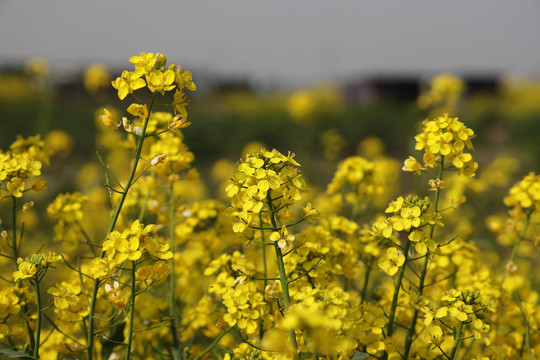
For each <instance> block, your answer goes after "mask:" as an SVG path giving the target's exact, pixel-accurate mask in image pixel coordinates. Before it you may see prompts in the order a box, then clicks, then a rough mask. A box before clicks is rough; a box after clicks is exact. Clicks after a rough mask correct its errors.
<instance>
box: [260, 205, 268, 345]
mask: <svg viewBox="0 0 540 360" xmlns="http://www.w3.org/2000/svg"><path fill="white" fill-rule="evenodd" d="M259 224H260V225H261V228H260V230H261V241H263V242H264V229H263V221H262V215H261V213H259ZM261 248H262V254H261V256H262V260H263V272H264V276H263V278H264V290H265V291H266V286H268V266H267V264H266V246H265V245H263V246H262V247H261ZM263 336H264V329H263V322H262V321H261V323H260V330H259V337H260V338H261V339H262V338H263Z"/></svg>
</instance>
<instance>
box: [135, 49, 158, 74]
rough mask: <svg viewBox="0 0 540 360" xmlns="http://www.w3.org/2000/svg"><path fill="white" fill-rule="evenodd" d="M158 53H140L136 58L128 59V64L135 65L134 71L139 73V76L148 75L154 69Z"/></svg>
mask: <svg viewBox="0 0 540 360" xmlns="http://www.w3.org/2000/svg"><path fill="white" fill-rule="evenodd" d="M158 57H159V53H157V54H155V55H154V54H153V53H146V52H142V53H140V54H139V55H137V56H132V57H130V58H129V62H130V63H133V64H135V70H136V71H138V72H140V73H141V75H145V74H148V73H149V72H150V71H152V69H154V68H155V66H156V62H157V59H158Z"/></svg>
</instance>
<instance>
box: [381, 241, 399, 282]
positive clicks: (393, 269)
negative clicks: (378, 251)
mask: <svg viewBox="0 0 540 360" xmlns="http://www.w3.org/2000/svg"><path fill="white" fill-rule="evenodd" d="M404 263H405V255H403V254H401V253H400V252H399V251H398V249H396V248H395V247H391V248H389V249H388V250H386V254H384V255H383V256H382V257H381V258H380V259H379V263H378V264H379V268H381V270H382V271H384V272H385V273H387V274H388V275H390V276H394V275H395V274H396V273H397V272H398V270H399V268H400V267H401V266H402V265H403V264H404Z"/></svg>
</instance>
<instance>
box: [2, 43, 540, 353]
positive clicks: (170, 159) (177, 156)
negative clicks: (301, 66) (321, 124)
mask: <svg viewBox="0 0 540 360" xmlns="http://www.w3.org/2000/svg"><path fill="white" fill-rule="evenodd" d="M129 62H130V63H131V66H132V68H130V69H127V70H124V71H123V72H122V74H121V76H120V77H118V78H116V79H115V80H113V81H112V87H113V88H114V89H115V90H116V91H117V95H118V98H119V99H120V100H122V104H123V105H122V108H121V109H118V108H114V107H112V106H107V107H105V108H100V109H99V111H98V115H97V116H96V120H97V121H96V125H97V135H96V136H97V138H96V143H97V149H96V150H97V158H98V160H99V161H98V162H85V163H84V164H81V165H80V166H79V167H78V168H77V169H78V170H77V173H69V172H67V171H64V172H63V173H54V172H51V171H52V170H54V169H63V168H62V167H59V166H55V164H61V162H62V161H65V156H66V155H65V154H67V153H69V149H70V148H71V147H72V146H73V140H71V138H70V137H69V136H68V135H67V134H66V133H64V132H62V131H55V132H50V133H48V134H41V135H36V136H31V137H19V138H16V139H13V142H12V144H11V145H10V146H9V147H7V148H5V149H0V206H1V212H0V232H1V233H0V235H1V238H0V256H1V257H0V273H1V278H0V281H1V283H2V286H1V288H0V359H4V358H6V359H8V358H24V359H38V358H39V359H45V360H48V359H51V360H52V359H87V360H92V359H103V360H107V359H109V360H110V359H148V360H150V359H155V360H157V359H175V360H179V359H184V360H187V359H191V360H200V359H290V360H293V359H320V360H323V359H326V360H334V359H335V360H337V359H339V360H343V359H352V360H360V359H449V360H454V359H455V360H458V359H476V360H480V359H482V360H485V359H535V358H538V357H540V300H539V296H538V295H539V293H538V291H539V289H540V288H539V285H540V276H539V274H540V272H539V271H538V265H539V261H538V260H539V259H538V257H539V256H538V255H539V252H538V249H539V246H540V227H539V223H540V175H537V174H536V173H535V172H534V169H531V170H530V171H529V172H528V174H527V175H525V176H524V177H522V178H519V177H516V176H515V174H516V173H517V171H516V167H518V164H517V163H518V160H516V159H514V158H512V157H509V156H499V157H496V158H495V159H494V160H493V161H490V163H487V164H486V163H482V161H481V159H480V158H479V157H477V153H476V152H475V141H476V139H477V137H478V134H477V133H475V130H474V129H473V127H472V126H469V125H468V123H467V118H463V117H461V116H459V117H458V116H456V113H457V112H458V111H457V108H458V106H459V103H460V100H461V99H462V97H463V91H464V84H463V82H462V81H461V80H460V79H458V78H456V77H454V76H452V75H449V74H443V75H441V76H439V77H437V78H435V79H434V80H433V81H432V83H431V86H430V87H429V89H426V91H425V92H424V93H422V94H421V96H420V98H419V100H418V105H419V106H421V107H422V108H424V109H425V111H426V114H427V119H426V120H424V121H423V122H419V127H418V132H417V134H416V136H414V138H411V139H410V141H411V142H412V143H413V146H412V147H413V148H414V150H412V151H411V153H410V154H405V155H404V156H403V158H393V157H390V156H388V155H385V154H384V151H383V150H382V149H384V144H382V143H381V141H380V140H379V139H377V138H374V137H370V138H368V139H366V140H365V141H364V142H362V143H361V144H360V146H359V148H360V149H363V150H361V154H357V155H355V156H349V157H347V158H344V159H341V160H339V161H335V162H333V163H332V164H333V165H332V166H333V167H334V169H335V171H334V175H333V176H332V178H331V179H330V181H329V182H328V183H327V184H325V186H324V187H323V188H321V187H317V186H314V185H312V184H310V183H309V181H308V180H307V179H306V177H305V176H304V175H303V173H302V169H303V167H302V161H301V160H299V159H298V158H297V157H296V156H295V154H294V150H295V149H289V150H290V151H281V152H280V151H278V150H277V149H273V148H265V147H264V145H262V144H252V145H251V146H250V147H249V148H248V149H247V150H246V152H245V153H244V154H243V155H242V157H241V158H239V159H237V162H236V163H231V162H227V161H226V160H222V161H221V162H217V163H216V164H215V165H214V166H213V168H212V171H211V173H210V175H209V176H210V177H211V178H213V180H212V181H207V179H206V178H204V177H203V176H200V175H199V172H198V171H197V170H196V169H195V167H194V161H195V158H196V156H197V154H196V153H195V154H194V153H193V152H191V151H190V149H189V148H188V146H187V145H186V142H185V140H187V139H188V138H189V136H190V133H189V127H190V126H193V127H196V126H199V125H198V124H197V120H196V119H193V120H192V119H191V117H190V116H189V115H188V112H189V98H190V96H192V93H193V92H196V91H197V88H196V84H195V82H196V81H195V82H194V78H195V79H196V76H195V77H194V76H193V75H192V73H191V72H190V71H187V70H184V69H183V68H182V66H180V65H175V64H169V62H168V59H167V58H166V57H165V55H164V54H153V53H141V54H139V55H137V56H133V57H132V58H130V59H129ZM40 64H41V63H39V64H34V65H35V66H34V68H35V69H34V70H33V71H34V72H35V73H36V74H38V75H39V74H42V73H43V72H45V73H46V69H44V66H43V64H41V67H39V66H37V65H40ZM38 75H36V76H38ZM39 76H42V75H39ZM86 76H87V78H86V79H85V87H86V89H87V91H88V92H89V93H90V94H93V96H99V93H100V91H102V89H104V88H105V87H109V86H111V79H110V78H109V76H108V74H107V73H106V70H105V69H104V68H103V66H101V65H95V66H93V67H91V68H90V69H89V70H88V72H87V74H86ZM310 96H313V98H311V97H310ZM321 99H323V100H321ZM324 99H326V100H324ZM332 104H333V105H332ZM244 105H245V106H247V107H249V104H244ZM326 106H328V107H332V106H337V105H336V103H335V101H334V100H333V98H331V97H330V98H328V97H325V94H317V95H313V94H309V93H308V92H300V93H297V94H295V95H294V96H292V97H291V98H290V99H289V101H288V102H287V107H288V108H289V110H290V111H291V116H292V118H293V119H295V120H294V121H295V122H296V123H297V124H298V123H301V124H305V123H309V121H310V118H311V116H310V114H311V113H312V112H313V111H315V110H316V109H318V108H324V107H326ZM321 111H324V109H323V110H321ZM188 119H189V120H188ZM419 120H421V119H419ZM191 121H193V124H192V123H191ZM291 126H292V125H291ZM208 131H211V130H210V129H209V130H208ZM282 131H283V132H286V131H287V129H283V130H282ZM253 140H255V139H253ZM344 141H345V140H344V138H343V136H342V135H341V134H339V133H332V132H328V133H325V136H324V141H323V143H326V144H327V145H328V146H327V148H325V149H324V153H325V154H327V159H329V160H331V161H334V160H335V159H338V158H339V157H338V154H339V151H341V149H342V148H344V147H345V143H344ZM223 146H226V142H225V141H224V142H223ZM49 168H50V169H51V171H49V170H48V169H49ZM402 172H403V173H402ZM400 173H402V174H401V175H400ZM65 177H72V178H73V179H75V183H76V184H77V188H76V189H72V191H69V192H63V191H55V189H59V188H60V189H62V186H60V185H59V184H60V182H61V181H63V180H62V179H63V178H65ZM205 180H206V183H205ZM401 181H407V182H409V183H414V184H415V185H413V186H410V187H412V188H414V189H417V191H414V192H410V193H406V192H405V193H401V189H402V188H403V187H402V186H401V184H400V182H401ZM212 182H213V185H208V183H212ZM501 189H504V191H505V192H506V195H504V196H502V197H498V198H494V196H493V194H498V193H500V191H501ZM209 194H211V195H209ZM49 199H52V200H49ZM493 204H497V205H496V206H495V205H493ZM500 207H504V208H505V210H504V212H499V211H496V212H490V210H491V209H492V208H494V209H496V208H500ZM44 219H46V220H44ZM47 221H48V223H49V224H51V226H50V227H49V226H47ZM478 229H485V231H479V230H478ZM478 234H481V236H479V235H478Z"/></svg>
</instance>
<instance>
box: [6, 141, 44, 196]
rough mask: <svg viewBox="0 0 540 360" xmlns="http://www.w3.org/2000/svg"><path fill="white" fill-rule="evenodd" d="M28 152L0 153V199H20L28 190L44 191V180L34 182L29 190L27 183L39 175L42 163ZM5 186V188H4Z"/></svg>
mask: <svg viewBox="0 0 540 360" xmlns="http://www.w3.org/2000/svg"><path fill="white" fill-rule="evenodd" d="M36 155H39V154H32V153H30V152H20V153H17V152H14V151H8V152H6V153H3V152H1V151H0V184H1V185H2V186H1V187H0V198H1V197H5V196H14V197H17V198H20V197H22V195H23V193H24V192H26V191H28V190H34V191H41V190H43V189H45V186H46V183H45V180H43V179H39V180H37V181H36V180H34V182H33V183H32V185H31V186H30V188H28V186H27V181H28V180H29V179H31V178H34V177H37V176H39V175H41V167H42V163H41V162H40V161H39V160H36V158H35V156H36ZM4 186H5V187H4Z"/></svg>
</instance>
